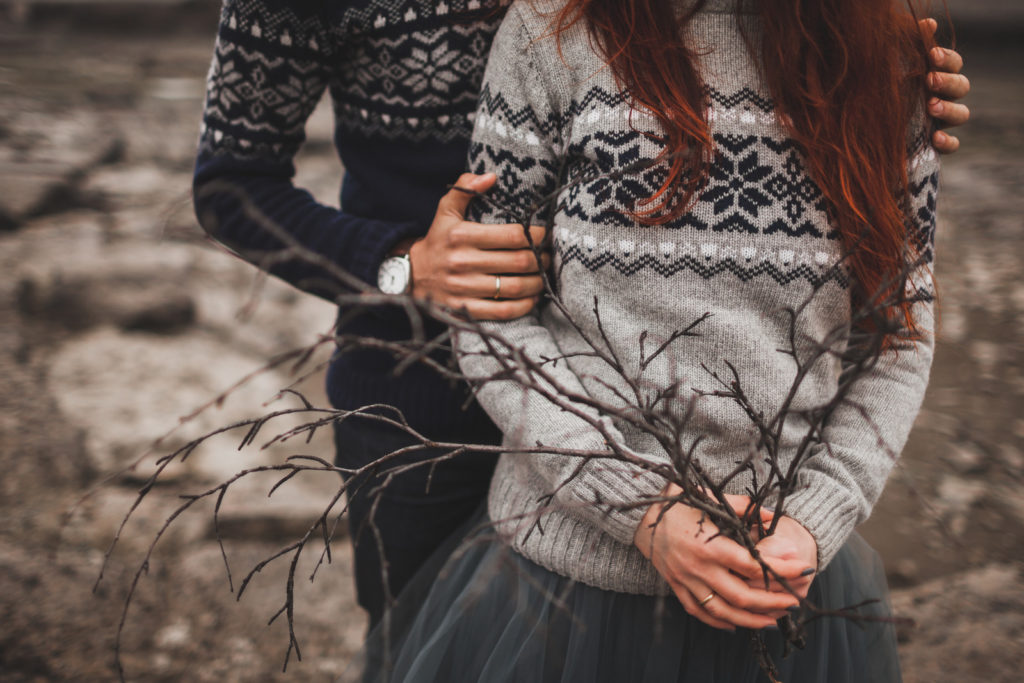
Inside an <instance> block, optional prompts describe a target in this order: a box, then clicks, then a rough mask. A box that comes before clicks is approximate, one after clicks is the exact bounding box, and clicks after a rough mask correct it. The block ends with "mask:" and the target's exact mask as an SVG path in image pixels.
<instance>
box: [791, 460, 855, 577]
mask: <svg viewBox="0 0 1024 683" xmlns="http://www.w3.org/2000/svg"><path fill="white" fill-rule="evenodd" d="M801 479H802V482H801V488H800V489H799V490H798V491H796V492H795V493H793V494H791V495H790V496H788V497H787V498H786V502H785V510H784V513H785V514H786V516H787V517H792V518H793V519H794V520H796V521H797V522H799V523H800V524H801V525H802V526H803V527H804V528H805V529H807V530H808V531H809V532H811V536H813V537H814V540H815V542H816V543H817V544H818V570H819V571H821V570H822V569H824V568H825V567H826V566H828V563H829V562H831V561H832V558H833V557H835V554H836V553H837V552H839V549H840V548H841V547H842V546H843V544H844V543H846V539H848V538H849V537H850V534H852V533H853V530H854V528H855V527H856V526H857V522H858V517H859V513H858V511H859V509H860V507H861V506H860V503H859V501H858V499H857V496H856V494H854V493H852V492H850V491H848V490H846V489H844V488H843V487H841V486H839V485H838V484H837V483H836V482H835V481H834V480H833V479H831V478H830V477H828V476H827V475H825V474H822V473H820V472H807V471H805V472H804V473H803V476H802V477H801Z"/></svg>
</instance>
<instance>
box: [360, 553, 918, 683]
mask: <svg viewBox="0 0 1024 683" xmlns="http://www.w3.org/2000/svg"><path fill="white" fill-rule="evenodd" d="M431 578H433V577H431ZM424 588H426V590H424V591H423V593H425V594H426V595H425V598H424V597H423V593H421V594H420V595H416V592H417V590H416V588H415V587H414V588H413V589H412V590H411V591H410V593H409V594H407V595H405V596H403V600H404V602H405V604H404V605H402V607H401V608H400V609H399V610H397V611H396V612H395V613H394V614H393V615H392V617H393V618H392V620H391V622H390V626H391V629H390V632H391V633H392V638H390V639H388V640H387V642H386V643H385V639H384V635H383V629H380V628H379V629H377V631H376V632H375V633H372V634H371V636H370V639H369V641H368V645H367V653H368V654H367V657H366V662H365V666H366V668H365V671H364V672H363V680H364V681H373V682H375V683H384V682H388V683H399V682H400V683H427V682H436V683H478V682H479V683H485V682H486V683H505V682H507V683H591V682H593V683H598V682H600V683H605V682H607V683H630V682H645V683H647V682H650V683H655V682H656V683H670V682H672V681H678V682H680V683H717V682H723V683H767V682H768V681H769V678H768V677H767V675H765V673H764V672H763V671H762V670H761V667H760V666H759V665H758V662H757V658H756V656H755V655H754V654H753V648H752V640H751V633H750V632H749V631H745V630H742V629H739V630H737V631H736V632H735V633H728V632H725V631H720V630H717V629H713V628H710V627H708V626H705V625H704V624H702V623H701V622H699V621H697V620H696V619H693V618H692V617H690V616H689V615H688V614H686V612H685V611H684V610H683V608H682V606H681V605H680V604H679V603H678V602H677V601H676V600H675V599H674V598H664V599H659V598H654V597H649V596H642V595H631V594H625V593H614V592H611V591H604V590H600V589H597V588H593V587H590V586H586V585H582V584H578V583H573V582H572V581H569V580H568V579H566V578H564V577H561V576H559V575H557V574H554V573H552V572H550V571H548V570H546V569H544V568H542V567H540V566H538V565H536V564H534V563H532V562H530V561H528V560H526V559H524V558H523V557H521V556H520V555H518V554H517V553H515V552H514V551H512V550H510V549H509V548H508V547H507V546H506V545H504V544H503V543H501V542H500V541H498V540H495V539H493V538H490V537H488V536H486V535H483V534H473V535H470V536H469V537H467V539H466V540H465V541H464V542H463V543H462V545H461V546H459V549H458V550H457V551H456V552H455V553H454V554H452V555H451V557H450V559H449V560H448V562H447V564H446V565H445V566H444V567H443V569H441V571H440V573H439V574H436V578H434V579H433V580H432V582H431V583H430V585H429V586H428V587H425V586H421V587H420V589H421V590H422V589H424ZM809 598H810V600H811V601H812V602H813V603H814V604H816V605H819V606H822V607H825V608H828V609H833V610H835V609H840V608H845V607H849V606H852V605H858V604H861V603H863V602H865V601H868V600H879V601H880V602H875V603H873V604H871V605H868V606H865V607H862V608H861V609H860V610H859V612H860V613H861V614H865V615H871V616H887V615H888V613H889V611H888V603H887V600H886V598H887V589H886V584H885V575H884V572H883V570H882V566H881V562H880V561H879V558H878V556H877V554H876V553H875V552H874V551H873V550H872V549H871V548H870V547H869V546H868V545H867V543H865V542H864V541H863V540H862V539H861V538H860V537H859V536H854V537H853V538H852V539H851V540H850V541H849V542H848V543H847V544H846V545H845V546H844V548H843V549H842V550H841V551H840V552H839V554H838V555H837V556H836V557H835V558H834V559H833V561H832V563H831V564H830V565H829V566H828V567H827V569H826V570H825V571H823V572H822V573H821V574H820V575H819V576H818V577H817V578H816V579H815V581H814V583H813V584H812V587H811V591H810V594H809ZM401 602H402V601H400V603H401ZM413 603H414V604H415V605H418V606H419V607H418V609H417V610H416V611H415V613H412V612H410V611H409V610H410V607H411V605H412V604H413ZM403 610H405V612H406V614H405V615H404V616H403V614H402V612H403ZM766 641H767V644H768V647H769V650H770V652H771V656H772V659H773V660H774V662H775V664H776V666H777V667H778V670H779V672H780V674H781V676H780V679H781V680H782V681H784V682H785V683H895V682H898V681H900V680H901V678H900V672H899V661H898V658H897V651H896V637H895V630H894V628H893V627H892V625H891V624H888V623H878V622H863V621H856V622H855V621H851V620H848V619H843V618H835V617H827V618H820V619H817V620H815V621H813V622H812V623H811V624H809V625H808V626H807V633H806V641H807V644H806V647H805V648H804V649H802V650H796V651H794V652H792V653H791V654H789V655H788V656H785V657H784V656H783V639H782V637H781V635H780V634H779V633H778V631H774V630H769V631H766Z"/></svg>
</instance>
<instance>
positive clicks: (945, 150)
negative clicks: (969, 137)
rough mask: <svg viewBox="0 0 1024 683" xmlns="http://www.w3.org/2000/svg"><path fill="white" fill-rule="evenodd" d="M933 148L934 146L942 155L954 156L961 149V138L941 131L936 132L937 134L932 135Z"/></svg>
mask: <svg viewBox="0 0 1024 683" xmlns="http://www.w3.org/2000/svg"><path fill="white" fill-rule="evenodd" d="M932 146H934V147H935V149H936V150H937V151H938V152H940V153H941V154H952V153H953V152H955V151H957V150H958V149H960V138H958V137H956V136H955V135H950V134H949V133H946V132H943V131H941V130H937V131H935V134H934V135H932Z"/></svg>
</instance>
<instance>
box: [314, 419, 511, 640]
mask: <svg viewBox="0 0 1024 683" xmlns="http://www.w3.org/2000/svg"><path fill="white" fill-rule="evenodd" d="M431 436H432V437H433V438H436V439H438V440H440V437H436V436H434V435H431ZM499 439H500V432H498V430H497V429H496V428H495V427H494V426H493V425H491V424H485V425H481V426H480V429H478V430H476V433H467V434H462V435H459V437H458V438H457V439H454V438H451V437H446V438H445V440H447V441H454V440H458V441H460V442H462V441H464V442H466V443H478V444H494V443H498V441H499ZM412 443H414V440H413V439H411V438H410V437H409V436H408V435H407V434H405V433H403V432H402V431H400V430H398V429H396V428H394V427H391V426H389V425H384V424H381V423H378V422H375V421H373V420H368V419H365V418H364V419H359V418H350V419H348V420H345V421H344V422H342V423H337V424H335V426H334V444H335V449H336V457H335V462H336V463H337V464H338V466H340V467H347V468H357V467H362V466H364V465H366V464H369V463H372V462H375V461H377V460H378V459H380V458H381V457H382V456H384V455H387V454H388V453H392V452H395V451H397V450H399V449H401V448H404V447H406V446H409V445H410V444H412ZM443 453H444V451H438V450H436V449H425V450H421V451H417V452H416V453H414V454H409V455H404V456H402V457H401V458H400V459H397V460H392V461H389V462H388V463H387V464H385V465H382V466H381V467H380V468H377V469H374V470H371V471H369V472H367V473H365V474H363V475H359V476H356V477H346V481H347V482H348V485H349V488H348V491H349V495H348V497H349V508H348V518H349V530H350V533H351V536H352V541H353V546H354V550H355V575H356V594H357V597H358V600H359V604H360V605H361V606H362V607H363V608H364V609H365V610H366V611H367V612H369V614H370V626H371V628H372V627H373V626H375V625H376V624H377V623H378V622H379V621H380V619H381V617H382V615H383V613H384V610H385V609H386V608H387V607H388V604H387V602H388V601H387V597H388V594H387V593H385V591H384V580H383V566H382V564H381V559H382V555H383V558H384V559H386V562H387V585H388V589H389V591H390V596H391V597H395V596H397V595H398V594H399V593H400V592H401V591H402V589H403V588H404V587H405V585H406V584H407V583H408V582H409V580H410V579H411V578H412V577H413V575H414V574H416V572H417V570H419V569H420V568H421V567H422V566H423V565H424V564H425V563H426V561H427V560H428V559H429V558H430V557H431V555H433V554H434V552H435V551H436V550H437V549H438V548H439V547H440V546H441V545H442V544H443V542H444V541H445V540H446V539H447V538H448V537H449V536H451V535H452V533H453V532H455V531H456V530H457V529H459V528H460V527H461V526H463V525H464V524H465V523H466V521H467V520H468V519H469V518H470V517H471V516H472V515H473V514H474V513H475V512H476V511H477V510H478V508H479V507H480V506H481V505H482V503H483V501H484V500H485V499H486V497H487V489H488V486H489V485H490V481H491V475H492V474H493V472H494V465H495V463H496V461H497V458H496V456H493V455H489V454H481V453H479V452H477V453H473V452H468V453H464V454H461V455H459V456H457V457H455V458H452V459H450V460H445V461H444V462H442V463H439V464H437V465H436V466H435V467H433V468H431V467H430V466H427V465H424V466H421V467H417V468H415V469H412V470H410V471H408V472H404V473H402V474H401V475H399V476H396V477H395V478H394V479H393V480H392V481H390V482H388V483H387V485H386V486H384V487H383V488H380V485H381V484H382V483H383V481H384V477H385V476H386V474H387V472H388V470H389V469H391V468H392V467H393V466H394V465H396V464H399V463H401V464H408V463H413V462H422V461H423V460H424V459H427V458H430V457H435V456H438V455H442V454H443ZM428 480H429V481H428ZM428 484H429V486H428ZM379 488H380V490H379V491H377V490H376V489H379ZM378 498H379V501H378ZM375 501H377V502H376V506H377V507H376V511H374V510H373V505H374V503H375ZM371 514H372V515H373V517H372V519H371V517H370V516H371ZM378 538H379V539H380V542H379V543H378Z"/></svg>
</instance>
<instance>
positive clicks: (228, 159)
mask: <svg viewBox="0 0 1024 683" xmlns="http://www.w3.org/2000/svg"><path fill="white" fill-rule="evenodd" d="M319 5H320V3H315V2H311V1H309V0H300V1H299V2H283V1H279V0H225V2H224V5H223V8H222V12H221V21H220V26H219V29H218V32H217V41H216V44H215V47H214V55H213V63H212V65H211V67H210V72H209V76H208V77H207V92H206V104H205V107H204V110H203V122H202V129H201V134H200V140H199V151H198V155H197V158H196V165H195V175H194V178H193V197H194V203H195V210H196V216H197V217H198V219H199V222H200V224H201V225H202V226H203V228H204V229H205V230H206V231H207V233H209V234H210V235H211V236H212V237H214V238H215V239H217V240H218V241H221V242H223V243H224V244H225V245H227V246H228V247H230V248H231V249H233V250H234V251H236V252H238V253H239V255H241V256H242V257H243V258H245V259H247V260H249V261H251V262H253V263H255V264H256V265H259V266H261V267H266V268H267V269H268V270H269V272H271V273H272V274H274V275H276V276H278V277H280V278H282V279H284V280H286V281H287V282H289V283H291V284H293V285H295V286H297V287H299V288H300V289H304V290H307V291H310V292H312V293H314V294H317V295H319V296H322V297H324V298H328V299H330V298H333V297H334V296H336V295H337V294H338V293H340V291H341V290H342V288H341V286H340V284H339V283H338V282H337V278H336V277H332V276H331V275H330V274H329V273H328V272H327V271H326V270H325V269H323V268H320V267H318V266H315V265H313V264H310V263H309V262H308V259H303V258H302V257H301V256H289V257H287V258H281V257H280V253H279V252H281V250H282V249H284V248H285V247H286V246H287V243H286V242H285V241H283V240H281V239H280V238H279V237H278V236H276V235H275V234H274V233H273V231H271V230H268V229H266V228H264V227H262V226H261V222H264V221H266V222H269V223H271V224H273V225H274V226H276V229H277V230H279V231H282V232H283V233H284V234H286V235H287V236H288V238H289V239H290V240H293V241H294V242H296V243H298V244H299V245H301V246H302V247H304V248H305V249H308V250H310V251H312V252H314V253H316V254H317V255H319V256H320V257H323V258H325V259H328V260H329V261H331V262H332V263H334V264H336V265H338V266H340V267H341V268H343V269H344V270H346V271H348V272H349V273H351V274H353V275H355V276H356V277H358V278H359V279H360V280H362V281H363V282H365V283H367V284H370V285H375V284H376V276H377V270H378V268H379V266H380V263H381V262H382V261H383V260H384V258H385V257H386V256H387V253H388V252H389V251H390V250H391V249H392V248H393V247H394V246H395V245H396V244H398V243H399V242H401V241H402V240H403V239H406V238H408V237H412V236H416V235H419V234H422V232H423V226H418V225H416V224H415V223H413V222H409V223H401V222H389V221H380V220H372V219H368V218H363V217H360V216H354V215H351V214H347V213H345V212H344V211H339V210H337V209H334V208H331V207H327V206H324V205H321V204H318V203H317V202H316V201H315V200H314V199H313V197H312V196H311V195H310V194H309V193H308V192H306V191H305V190H303V189H300V188H297V187H295V186H294V185H293V184H292V179H293V177H294V175H295V168H294V165H293V163H292V160H293V158H294V156H295V153H296V152H297V151H298V148H299V146H300V145H301V144H302V142H303V141H304V140H305V132H304V128H305V123H306V120H307V119H308V118H309V116H310V114H311V113H312V112H313V109H314V108H315V107H316V105H317V102H318V101H319V100H320V97H321V96H322V95H323V92H324V90H325V88H326V86H327V83H328V80H329V75H330V64H331V60H332V59H337V58H338V57H337V55H334V54H333V53H332V51H331V49H330V46H331V39H330V38H331V37H330V35H329V31H328V29H327V27H326V22H324V20H323V17H322V16H321V13H322V9H321V8H320V6H319ZM254 216H256V217H254ZM275 253H278V257H277V258H275Z"/></svg>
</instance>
